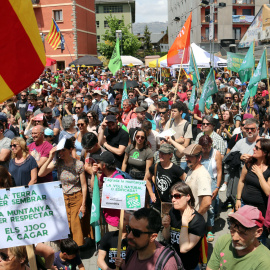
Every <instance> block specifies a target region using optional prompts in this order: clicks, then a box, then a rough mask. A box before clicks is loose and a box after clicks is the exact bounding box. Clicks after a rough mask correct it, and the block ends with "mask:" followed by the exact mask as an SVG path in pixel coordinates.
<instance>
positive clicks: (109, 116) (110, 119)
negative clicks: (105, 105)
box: [106, 114, 116, 123]
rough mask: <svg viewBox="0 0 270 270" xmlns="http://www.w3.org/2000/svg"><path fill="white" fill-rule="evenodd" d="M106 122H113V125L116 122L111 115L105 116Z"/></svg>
mask: <svg viewBox="0 0 270 270" xmlns="http://www.w3.org/2000/svg"><path fill="white" fill-rule="evenodd" d="M106 121H107V122H114V123H115V122H116V117H115V115H111V114H110V115H107V116H106Z"/></svg>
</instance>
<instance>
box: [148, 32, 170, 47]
mask: <svg viewBox="0 0 270 270" xmlns="http://www.w3.org/2000/svg"><path fill="white" fill-rule="evenodd" d="M165 35H166V33H151V37H150V40H151V43H152V44H153V43H158V42H159V41H160V40H161V39H162V38H163V37H164V36H165Z"/></svg>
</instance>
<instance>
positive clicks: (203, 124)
mask: <svg viewBox="0 0 270 270" xmlns="http://www.w3.org/2000/svg"><path fill="white" fill-rule="evenodd" d="M209 125H211V124H210V123H202V126H207V127H208V126H209Z"/></svg>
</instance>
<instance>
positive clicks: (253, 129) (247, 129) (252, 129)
mask: <svg viewBox="0 0 270 270" xmlns="http://www.w3.org/2000/svg"><path fill="white" fill-rule="evenodd" d="M245 130H246V131H249V130H251V131H252V132H254V131H255V130H256V128H245Z"/></svg>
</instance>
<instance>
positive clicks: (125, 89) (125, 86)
mask: <svg viewBox="0 0 270 270" xmlns="http://www.w3.org/2000/svg"><path fill="white" fill-rule="evenodd" d="M125 99H128V94H127V83H126V81H125V83H124V89H123V95H122V100H121V109H123V102H124V100H125Z"/></svg>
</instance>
